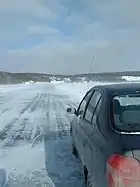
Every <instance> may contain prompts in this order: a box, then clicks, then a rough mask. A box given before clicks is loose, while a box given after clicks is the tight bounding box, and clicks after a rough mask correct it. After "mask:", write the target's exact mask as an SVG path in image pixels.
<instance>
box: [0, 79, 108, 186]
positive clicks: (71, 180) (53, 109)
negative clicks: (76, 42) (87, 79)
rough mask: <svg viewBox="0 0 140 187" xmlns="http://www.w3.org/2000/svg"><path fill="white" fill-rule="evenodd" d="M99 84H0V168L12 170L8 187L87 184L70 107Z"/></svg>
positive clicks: (9, 172) (9, 171)
mask: <svg viewBox="0 0 140 187" xmlns="http://www.w3.org/2000/svg"><path fill="white" fill-rule="evenodd" d="M95 84H101V83H97V82H96V83H93V82H92V83H63V82H60V83H57V84H56V83H55V82H54V83H51V84H49V83H39V84H22V85H7V86H0V169H5V170H6V172H7V173H8V174H9V177H8V186H9V187H22V186H24V187H32V186H44V187H82V186H83V184H84V182H83V173H82V166H81V164H80V162H79V160H77V159H76V158H75V157H74V156H72V154H71V144H70V137H69V125H70V122H71V119H72V116H71V115H69V114H68V113H66V108H67V107H69V106H72V105H73V106H77V105H78V103H79V102H80V100H81V98H82V97H83V94H84V93H85V92H86V91H87V90H88V89H89V88H90V87H92V86H94V85H95ZM107 84H108V83H107Z"/></svg>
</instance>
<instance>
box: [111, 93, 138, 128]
mask: <svg viewBox="0 0 140 187" xmlns="http://www.w3.org/2000/svg"><path fill="white" fill-rule="evenodd" d="M111 104H112V107H111V108H112V110H111V114H112V117H113V124H114V126H115V128H117V129H118V130H120V131H123V132H140V94H136V93H135V94H123V95H117V96H114V97H113V99H112V103H111Z"/></svg>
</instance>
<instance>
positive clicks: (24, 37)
mask: <svg viewBox="0 0 140 187" xmlns="http://www.w3.org/2000/svg"><path fill="white" fill-rule="evenodd" d="M93 55H94V56H95V58H94V61H92V57H93ZM0 69H2V70H5V71H12V72H45V73H63V74H64V73H65V74H67V73H69V74H71V73H83V72H84V73H86V72H102V71H124V70H140V0H133V1H132V0H0Z"/></svg>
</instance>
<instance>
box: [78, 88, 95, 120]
mask: <svg viewBox="0 0 140 187" xmlns="http://www.w3.org/2000/svg"><path fill="white" fill-rule="evenodd" d="M93 93H94V91H93V90H89V91H88V92H86V94H85V96H84V97H83V99H82V100H81V102H80V104H79V106H78V108H77V112H76V113H77V115H80V114H79V109H80V107H81V105H82V103H83V101H84V100H85V98H86V97H87V96H88V94H91V95H90V97H89V99H88V101H87V103H86V106H85V109H84V111H83V114H82V117H83V118H84V115H85V111H86V108H87V105H88V103H89V101H90V99H91V97H92V95H93Z"/></svg>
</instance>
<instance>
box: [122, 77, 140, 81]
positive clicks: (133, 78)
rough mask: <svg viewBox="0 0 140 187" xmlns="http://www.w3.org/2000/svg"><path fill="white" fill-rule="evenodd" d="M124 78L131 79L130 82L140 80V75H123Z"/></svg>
mask: <svg viewBox="0 0 140 187" xmlns="http://www.w3.org/2000/svg"><path fill="white" fill-rule="evenodd" d="M122 80H126V81H129V82H135V81H140V77H135V76H122Z"/></svg>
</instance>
